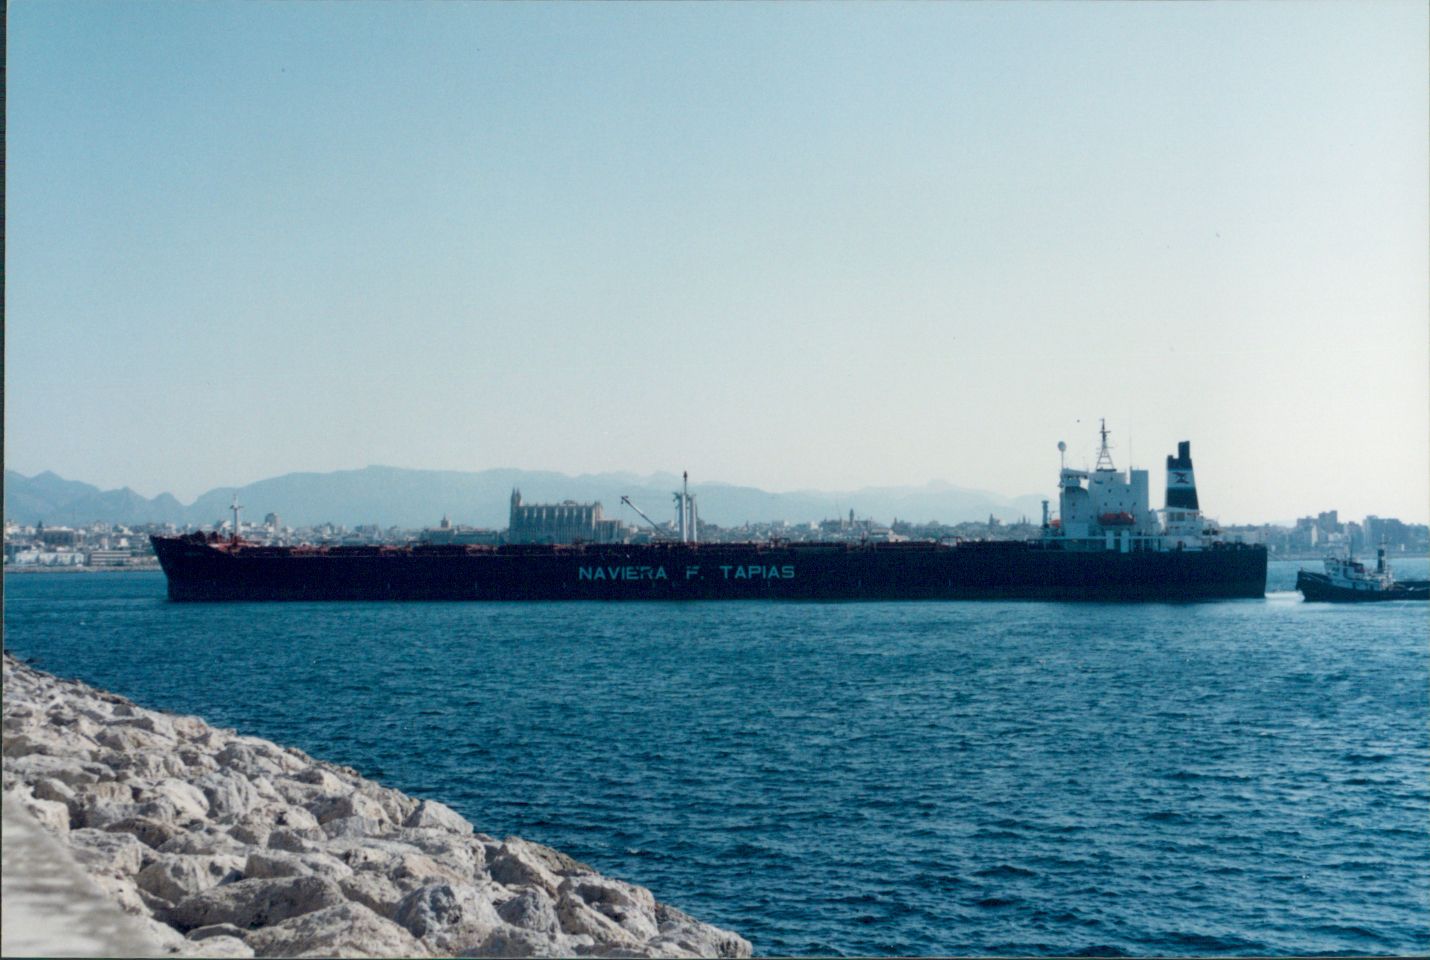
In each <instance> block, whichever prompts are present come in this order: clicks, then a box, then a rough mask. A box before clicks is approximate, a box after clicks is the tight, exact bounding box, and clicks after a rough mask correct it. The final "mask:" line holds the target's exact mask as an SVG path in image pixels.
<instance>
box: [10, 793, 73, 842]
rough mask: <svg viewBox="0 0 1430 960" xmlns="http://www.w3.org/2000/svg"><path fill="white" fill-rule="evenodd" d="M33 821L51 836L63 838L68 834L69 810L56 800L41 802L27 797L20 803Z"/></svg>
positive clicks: (36, 798)
mask: <svg viewBox="0 0 1430 960" xmlns="http://www.w3.org/2000/svg"><path fill="white" fill-rule="evenodd" d="M21 806H23V807H24V808H25V809H26V810H28V811H30V815H31V816H33V817H34V818H35V820H36V821H37V822H38V823H39V824H40V826H42V827H44V828H45V829H46V830H49V831H50V832H51V833H53V834H57V835H58V836H60V837H65V836H67V835H68V834H69V832H70V808H69V807H67V806H65V805H64V804H63V803H61V802H60V801H58V800H41V799H39V798H38V797H33V796H32V797H28V798H26V799H25V800H24V801H23V802H22V803H21Z"/></svg>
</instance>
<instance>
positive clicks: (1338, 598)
mask: <svg viewBox="0 0 1430 960" xmlns="http://www.w3.org/2000/svg"><path fill="white" fill-rule="evenodd" d="M1296 589H1297V590H1299V591H1301V595H1302V596H1304V597H1305V598H1306V599H1307V600H1312V601H1318V602H1325V603H1379V602H1381V601H1386V600H1430V580H1401V581H1399V582H1397V583H1395V584H1394V585H1393V586H1392V587H1390V588H1389V589H1384V590H1380V589H1372V588H1371V587H1369V586H1367V587H1364V588H1360V589H1357V588H1354V587H1343V586H1340V585H1338V584H1335V583H1332V582H1331V578H1330V577H1328V576H1326V575H1325V574H1323V573H1311V572H1310V571H1307V570H1302V571H1300V572H1298V573H1297V574H1296Z"/></svg>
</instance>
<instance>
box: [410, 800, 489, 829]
mask: <svg viewBox="0 0 1430 960" xmlns="http://www.w3.org/2000/svg"><path fill="white" fill-rule="evenodd" d="M402 825H403V826H404V827H417V828H427V829H433V830H446V831H450V832H451V833H460V834H468V833H471V832H472V824H471V822H470V821H468V820H467V818H466V817H463V816H462V815H461V814H460V813H458V812H457V811H455V810H453V809H452V808H451V807H449V806H447V805H446V804H445V803H438V802H437V801H435V800H423V801H422V802H421V803H419V804H418V805H417V809H416V810H414V811H412V813H411V815H409V816H408V817H407V819H406V820H405V821H403V824H402Z"/></svg>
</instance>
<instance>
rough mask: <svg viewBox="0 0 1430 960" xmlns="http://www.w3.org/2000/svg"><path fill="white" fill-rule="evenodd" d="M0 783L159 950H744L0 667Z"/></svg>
mask: <svg viewBox="0 0 1430 960" xmlns="http://www.w3.org/2000/svg"><path fill="white" fill-rule="evenodd" d="M4 685H5V688H4V689H5V698H4V788H5V791H6V794H7V795H8V796H9V797H11V798H12V799H13V800H14V801H16V802H18V803H19V804H20V805H21V806H23V807H24V808H26V809H28V810H29V812H30V813H31V814H32V815H33V816H34V817H35V818H36V819H37V820H38V821H39V822H40V823H41V824H42V825H44V826H45V827H46V828H47V829H49V830H50V831H51V832H52V833H53V834H54V835H55V836H57V837H59V838H60V839H61V840H62V841H63V842H64V843H65V844H66V845H67V847H68V849H69V850H71V851H72V852H73V854H74V856H75V857H76V859H77V860H78V861H79V863H80V864H81V865H82V866H83V867H84V868H85V869H86V870H87V871H88V872H89V874H90V875H91V876H92V878H93V879H94V880H95V882H96V883H97V884H98V885H99V886H100V887H101V888H102V889H103V890H105V891H107V892H108V893H109V894H110V895H111V896H113V897H114V899H115V900H116V901H117V902H118V903H119V904H120V906H122V907H123V908H124V909H125V910H127V911H128V912H130V913H132V914H134V915H136V916H137V917H139V918H140V919H141V920H142V921H143V922H144V923H145V925H146V926H147V927H148V928H149V930H150V932H151V933H152V934H153V935H154V936H155V937H156V938H157V939H158V941H159V943H160V944H161V945H162V946H163V947H164V949H166V950H168V951H170V952H171V953H176V954H185V955H199V956H234V957H238V956H259V957H301V956H310V955H312V956H381V957H389V956H456V955H463V956H621V957H655V956H662V957H664V956H669V957H685V956H708V957H717V956H718V957H746V956H749V955H750V944H749V943H748V942H747V941H746V940H744V939H742V938H741V937H739V936H737V935H736V934H733V933H731V932H729V931H727V930H721V929H719V928H717V927H713V926H710V925H709V924H705V923H701V922H699V921H697V920H694V919H692V918H691V917H689V916H687V915H685V914H684V913H681V912H680V911H679V910H677V909H675V908H674V907H670V906H667V905H666V904H663V903H657V902H656V900H655V898H654V897H652V896H651V893H650V891H649V890H646V889H645V888H643V887H639V886H635V885H633V884H630V883H625V882H623V881H620V880H614V879H611V878H609V877H603V876H601V875H600V874H598V873H597V872H596V871H594V870H593V869H591V868H590V867H588V866H586V865H585V864H583V863H579V862H578V861H576V860H573V859H571V858H570V857H568V856H566V855H564V854H562V853H559V852H558V851H556V850H553V849H551V848H550V847H545V846H542V845H540V844H537V843H531V842H529V841H526V840H522V839H520V838H517V837H507V838H506V839H505V840H497V839H496V838H494V837H491V836H488V835H486V834H483V833H477V832H474V831H473V828H472V825H471V824H470V823H468V822H467V821H466V820H465V819H463V818H462V817H461V816H460V815H458V814H457V813H456V812H455V811H454V810H452V809H451V808H449V807H446V806H444V805H442V804H441V803H437V802H435V801H432V800H419V799H416V798H414V797H409V796H407V795H405V794H403V793H400V792H398V791H397V790H393V789H390V788H387V787H383V786H381V785H379V784H377V783H374V782H373V781H371V780H367V779H364V778H363V777H362V776H360V775H359V774H358V773H357V772H356V771H355V770H352V769H350V768H347V767H341V766H336V765H333V764H330V763H324V762H322V761H319V760H314V759H313V758H312V757H310V756H308V755H307V754H305V753H303V752H302V751H300V750H295V749H291V748H284V747H280V746H278V745H276V744H274V743H270V742H269V741H267V740H260V739H258V738H256V737H247V736H240V735H238V734H237V733H235V732H234V731H233V730H223V729H217V728H215V727H211V726H209V725H208V724H207V723H205V722H204V721H202V720H200V719H199V718H197V717H189V716H175V715H172V714H166V713H160V712H158V711H154V710H146V709H143V708H142V707H139V706H136V705H135V704H134V703H132V702H130V701H129V700H126V699H124V698H123V697H119V696H116V695H114V694H111V693H106V692H104V691H101V690H96V689H94V688H92V687H89V686H87V685H85V684H82V683H79V682H76V681H68V680H61V679H58V678H56V677H53V676H51V675H49V674H46V673H42V672H40V671H38V670H34V669H32V668H30V667H28V666H26V665H25V664H22V663H20V662H18V661H17V660H16V659H15V658H13V657H12V656H10V655H9V654H6V655H5V659H4Z"/></svg>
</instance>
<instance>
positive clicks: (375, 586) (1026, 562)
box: [153, 537, 1266, 601]
mask: <svg viewBox="0 0 1430 960" xmlns="http://www.w3.org/2000/svg"><path fill="white" fill-rule="evenodd" d="M153 542H154V549H155V553H156V554H157V555H158V558H159V562H160V565H161V566H162V567H163V569H164V573H165V575H166V576H167V578H168V584H169V597H170V599H172V600H179V601H215V600H241V601H242V600H247V601H255V600H262V601H268V600H298V601H305V600H487V601H501V600H508V601H510V600H528V601H530V600H540V601H547V600H657V601H660V600H835V601H838V600H850V601H858V600H1106V601H1187V600H1214V599H1226V598H1237V597H1260V596H1263V595H1264V594H1265V590H1266V551H1265V549H1264V548H1262V547H1243V546H1236V547H1226V548H1219V549H1211V550H1197V551H1190V550H1189V551H1168V552H1156V551H1137V552H1131V553H1119V552H1116V551H1100V550H1098V551H1079V550H1066V549H1059V548H1057V547H1056V546H1054V545H1048V544H1044V543H1039V542H979V543H962V544H935V543H913V544H902V543H901V544H842V543H827V544H719V543H709V544H645V545H623V544H613V545H595V544H588V545H576V546H506V547H497V548H492V547H425V548H424V547H420V546H419V547H415V548H411V547H409V548H356V549H353V548H328V549H312V548H309V549H303V548H279V547H251V546H248V545H239V546H234V545H231V544H227V543H210V542H206V541H204V540H203V538H202V537H155V538H153Z"/></svg>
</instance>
